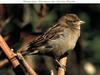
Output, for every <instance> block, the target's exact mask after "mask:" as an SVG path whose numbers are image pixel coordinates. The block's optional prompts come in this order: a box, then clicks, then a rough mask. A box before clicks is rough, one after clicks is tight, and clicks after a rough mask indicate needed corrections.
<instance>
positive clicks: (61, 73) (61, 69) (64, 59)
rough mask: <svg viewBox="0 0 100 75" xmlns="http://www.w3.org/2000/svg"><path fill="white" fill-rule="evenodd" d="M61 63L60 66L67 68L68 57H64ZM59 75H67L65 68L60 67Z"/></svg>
mask: <svg viewBox="0 0 100 75" xmlns="http://www.w3.org/2000/svg"><path fill="white" fill-rule="evenodd" d="M59 62H60V64H62V65H64V66H66V63H67V57H64V58H62V59H60V61H59ZM58 75H65V70H64V68H62V67H59V69H58Z"/></svg>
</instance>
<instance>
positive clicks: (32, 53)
mask: <svg viewBox="0 0 100 75" xmlns="http://www.w3.org/2000/svg"><path fill="white" fill-rule="evenodd" d="M21 53H22V55H36V54H38V53H39V50H34V51H32V52H31V51H30V50H25V51H23V52H21Z"/></svg>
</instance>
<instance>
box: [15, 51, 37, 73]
mask: <svg viewBox="0 0 100 75" xmlns="http://www.w3.org/2000/svg"><path fill="white" fill-rule="evenodd" d="M17 55H18V58H19V59H20V60H21V63H22V65H23V66H24V68H25V69H26V71H27V72H28V74H29V75H37V73H36V72H35V71H34V70H33V69H32V68H31V67H30V66H29V64H28V63H27V62H26V60H25V59H24V57H23V56H22V55H21V53H17Z"/></svg>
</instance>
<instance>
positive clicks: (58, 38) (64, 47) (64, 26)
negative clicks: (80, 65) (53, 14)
mask: <svg viewBox="0 0 100 75" xmlns="http://www.w3.org/2000/svg"><path fill="white" fill-rule="evenodd" d="M83 23H84V22H83V21H81V20H80V19H79V18H78V17H77V15H75V14H67V15H65V16H63V17H61V18H60V19H59V20H58V22H57V23H56V24H55V25H54V26H52V27H51V28H49V29H48V30H47V31H46V32H45V33H44V34H43V35H41V36H39V37H37V38H36V39H35V40H34V41H33V42H32V43H30V44H29V46H28V48H27V50H25V51H23V52H22V54H23V55H26V54H40V55H48V56H51V57H53V58H54V59H57V60H58V59H60V58H61V57H63V55H66V54H67V52H68V51H69V50H72V49H73V48H74V47H75V44H76V42H77V40H78V38H79V36H80V25H81V24H83Z"/></svg>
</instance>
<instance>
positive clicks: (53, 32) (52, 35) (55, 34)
mask: <svg viewBox="0 0 100 75" xmlns="http://www.w3.org/2000/svg"><path fill="white" fill-rule="evenodd" d="M63 30H64V28H62V27H61V25H59V24H56V25H54V26H53V27H51V28H49V29H48V31H47V32H45V33H44V34H43V35H41V36H39V37H38V38H36V40H34V41H33V42H32V43H31V44H30V45H31V46H32V47H39V46H42V45H44V44H46V42H47V41H48V40H54V39H57V38H59V35H61V34H63V33H62V32H63Z"/></svg>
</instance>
